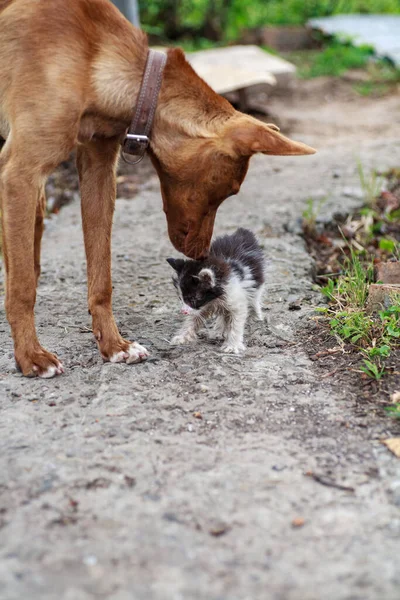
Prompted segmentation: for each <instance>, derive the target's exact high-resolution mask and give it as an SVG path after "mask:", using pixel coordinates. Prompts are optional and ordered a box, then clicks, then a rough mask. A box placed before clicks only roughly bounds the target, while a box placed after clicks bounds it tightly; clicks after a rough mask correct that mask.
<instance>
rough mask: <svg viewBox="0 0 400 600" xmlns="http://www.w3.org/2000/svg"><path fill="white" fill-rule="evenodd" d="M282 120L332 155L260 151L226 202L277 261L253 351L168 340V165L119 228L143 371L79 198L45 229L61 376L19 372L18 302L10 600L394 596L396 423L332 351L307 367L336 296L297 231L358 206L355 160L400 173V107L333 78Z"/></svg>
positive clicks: (7, 381) (302, 90)
mask: <svg viewBox="0 0 400 600" xmlns="http://www.w3.org/2000/svg"><path fill="white" fill-rule="evenodd" d="M271 112H272V114H273V115H275V117H276V119H277V120H279V122H280V123H281V125H282V127H283V130H284V131H286V132H288V133H290V134H291V135H292V136H293V137H294V138H295V139H300V140H302V141H304V142H307V143H309V144H311V145H313V146H315V147H316V148H317V149H318V154H316V155H314V156H311V157H297V158H295V157H286V158H276V157H272V158H271V157H264V156H260V157H256V158H255V159H253V161H252V166H251V169H250V172H249V174H248V177H247V179H246V182H245V184H244V185H243V186H242V190H241V192H240V194H239V195H238V196H237V197H235V198H231V199H229V200H227V201H226V203H225V204H224V205H223V206H222V207H221V208H220V210H219V214H218V219H217V223H216V233H222V232H230V231H233V230H234V229H235V228H236V227H237V226H239V225H241V226H245V227H249V228H251V229H253V230H254V231H255V232H256V233H257V235H258V236H259V238H260V240H261V241H262V243H263V246H264V248H265V252H266V255H267V257H268V282H267V290H266V294H265V299H264V309H265V315H266V321H265V323H262V324H260V323H254V322H250V323H249V326H248V329H247V333H246V339H247V345H248V349H247V352H246V354H245V355H244V356H239V357H238V356H226V355H222V354H221V353H220V352H219V351H218V346H217V345H216V344H215V343H214V342H212V341H209V340H207V339H206V338H203V340H202V341H201V343H199V344H198V345H196V346H191V347H185V348H174V347H171V346H170V345H169V342H168V340H170V339H171V337H172V335H173V333H174V332H175V330H176V329H177V328H178V327H179V324H180V322H181V316H180V315H179V313H178V302H177V299H176V297H175V291H174V288H173V286H172V284H171V282H170V275H171V273H170V270H169V267H168V265H167V264H166V262H165V258H166V257H167V256H170V255H175V254H176V253H175V252H174V250H173V249H172V247H171V245H170V242H169V240H168V237H167V232H166V225H165V220H164V215H163V212H162V209H161V199H160V194H159V188H158V182H157V179H156V178H155V177H154V176H153V175H150V176H149V177H148V178H147V180H146V183H145V184H138V183H137V181H136V180H134V181H133V183H132V185H136V191H137V192H138V193H137V194H136V196H135V197H134V199H123V198H120V199H119V200H118V202H117V209H116V215H115V227H114V238H113V249H114V254H113V259H114V271H113V272H114V294H115V295H114V307H115V314H116V317H117V320H118V323H119V325H120V328H121V330H122V332H123V333H124V334H125V335H126V336H128V337H129V338H130V339H137V340H138V341H139V342H140V343H142V344H144V345H146V346H147V348H148V349H149V350H150V351H151V359H150V360H149V361H148V362H147V363H146V364H141V365H138V366H126V365H112V364H103V363H102V361H101V359H100V357H99V355H98V353H97V350H96V347H95V343H94V341H93V340H92V336H91V334H90V332H89V331H88V328H89V327H90V321H89V317H88V315H87V310H86V304H85V301H86V274H85V261H84V252H83V241H82V232H81V225H80V215H79V202H78V200H77V199H75V200H74V201H73V202H72V203H70V204H68V205H67V206H65V207H64V208H62V210H61V211H60V212H59V214H58V215H53V216H52V218H51V219H50V220H49V223H48V226H47V230H46V232H45V240H44V249H43V250H44V251H43V276H42V280H41V283H40V287H39V290H38V303H37V324H38V330H39V335H40V338H41V340H42V342H43V344H44V345H45V346H46V347H47V348H48V349H49V350H52V351H55V352H57V353H58V355H59V356H60V358H61V359H62V361H63V363H64V365H65V366H66V373H65V375H64V376H62V377H60V378H58V379H54V380H45V381H43V380H32V379H23V378H22V377H21V376H20V375H19V374H17V373H16V371H15V369H14V362H13V356H12V344H11V338H10V335H9V330H8V326H7V323H6V320H5V317H4V310H3V308H2V318H1V321H0V340H1V346H2V349H3V352H2V354H1V357H0V397H1V404H0V410H1V419H0V448H1V457H0V464H1V468H0V598H1V600H22V599H25V598H27V599H28V598H29V600H56V599H57V600H92V599H97V598H99V599H110V600H258V599H260V600H322V599H324V600H377V599H379V600H397V599H398V598H399V594H400V571H399V566H398V563H399V561H398V555H399V536H400V512H399V508H400V462H399V460H398V459H396V458H395V457H394V456H393V455H392V454H390V452H389V451H388V450H387V449H386V448H385V447H384V446H383V445H382V444H381V443H380V440H381V439H382V438H387V437H393V436H396V435H399V433H400V424H399V423H397V422H396V421H394V420H392V419H390V418H389V417H388V416H386V415H384V414H383V411H382V410H381V408H380V407H381V405H382V402H384V401H385V400H387V398H386V399H385V398H383V397H382V396H381V395H380V394H379V393H377V394H376V402H375V403H374V402H371V399H370V400H369V401H368V402H367V401H365V402H364V400H363V386H364V384H365V382H364V381H363V380H362V379H360V378H359V376H358V374H357V373H351V374H350V375H348V374H347V375H344V374H343V370H340V369H339V370H336V371H335V368H336V367H335V364H336V363H335V360H336V359H335V356H337V355H332V356H326V357H324V358H323V359H321V360H318V361H316V360H311V358H310V356H311V355H312V354H313V350H314V348H316V347H317V342H316V337H315V336H316V327H317V326H316V325H315V323H314V321H313V320H312V317H313V314H314V313H313V308H314V306H315V305H317V304H319V303H321V302H322V301H323V300H322V298H321V296H320V295H319V294H318V293H316V292H314V291H313V289H312V288H313V284H312V280H311V271H312V261H311V258H310V257H309V256H308V254H307V253H306V250H305V246H304V243H303V240H302V238H301V237H300V236H299V235H298V220H299V217H300V216H301V213H302V211H303V209H304V207H305V203H306V200H307V199H308V198H310V197H312V198H315V199H317V200H318V199H320V198H322V197H324V196H327V197H328V200H327V202H326V203H325V204H324V207H323V212H324V214H325V215H326V216H329V214H331V213H333V212H336V211H337V210H349V209H351V208H354V207H355V206H357V204H359V203H360V189H359V182H358V178H357V172H356V160H357V159H358V158H360V159H361V161H362V163H363V165H364V167H365V168H370V167H374V168H387V167H393V166H399V165H400V119H399V115H400V98H399V96H398V95H397V96H395V95H392V96H389V97H385V98H379V99H375V98H374V99H368V98H359V97H358V96H356V95H355V94H354V93H353V92H352V91H351V87H350V86H349V84H347V83H345V82H339V83H334V84H333V83H332V82H329V81H328V80H326V81H325V80H319V81H313V82H302V83H301V84H299V88H298V89H297V91H296V92H294V93H293V95H292V96H291V97H276V98H272V99H271ZM145 168H146V169H147V167H145ZM124 172H125V171H124ZM134 173H136V171H135V172H134ZM146 173H147V171H146ZM135 177H136V176H135ZM125 191H126V190H125ZM126 193H127V192H126ZM293 301H296V302H299V303H300V305H301V309H300V310H289V304H290V302H293ZM334 344H335V342H334V341H332V345H334ZM350 366H351V365H350Z"/></svg>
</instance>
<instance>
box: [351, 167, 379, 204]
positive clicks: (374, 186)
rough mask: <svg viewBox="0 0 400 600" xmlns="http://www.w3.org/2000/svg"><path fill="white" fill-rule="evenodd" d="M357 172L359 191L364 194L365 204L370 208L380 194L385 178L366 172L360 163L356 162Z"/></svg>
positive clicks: (373, 171) (374, 172)
mask: <svg viewBox="0 0 400 600" xmlns="http://www.w3.org/2000/svg"><path fill="white" fill-rule="evenodd" d="M357 171H358V177H359V179H360V185H361V189H362V191H363V193H364V199H365V203H366V204H368V205H369V206H372V205H373V204H374V202H375V200H376V198H377V197H378V196H379V194H380V193H381V190H382V187H383V184H384V182H385V178H384V177H382V176H381V175H379V174H378V173H377V172H376V171H375V170H371V171H369V172H366V171H365V169H364V167H363V165H362V163H361V162H360V161H358V162H357Z"/></svg>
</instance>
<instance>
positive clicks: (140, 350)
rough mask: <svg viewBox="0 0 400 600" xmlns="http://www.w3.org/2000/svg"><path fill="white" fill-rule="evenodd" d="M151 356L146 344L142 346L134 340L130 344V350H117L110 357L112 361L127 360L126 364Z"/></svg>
mask: <svg viewBox="0 0 400 600" xmlns="http://www.w3.org/2000/svg"><path fill="white" fill-rule="evenodd" d="M149 356H150V353H149V352H148V351H147V350H146V348H145V347H144V346H141V345H140V344H138V343H137V342H132V343H131V344H129V348H128V350H127V351H126V352H125V351H123V350H121V352H116V353H115V354H113V355H112V356H111V358H110V362H112V363H120V362H126V364H128V365H131V364H133V363H138V362H142V361H143V360H146V359H147V358H148V357H149Z"/></svg>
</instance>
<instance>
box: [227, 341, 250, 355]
mask: <svg viewBox="0 0 400 600" xmlns="http://www.w3.org/2000/svg"><path fill="white" fill-rule="evenodd" d="M245 349H246V346H245V345H244V344H243V343H242V342H239V343H237V344H223V345H222V346H221V350H222V352H225V354H240V353H241V352H244V350H245Z"/></svg>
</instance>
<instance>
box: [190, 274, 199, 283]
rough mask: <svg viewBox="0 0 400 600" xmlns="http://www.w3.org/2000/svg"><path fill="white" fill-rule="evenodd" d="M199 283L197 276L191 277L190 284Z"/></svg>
mask: <svg viewBox="0 0 400 600" xmlns="http://www.w3.org/2000/svg"><path fill="white" fill-rule="evenodd" d="M199 281H200V279H199V278H198V276H197V275H192V282H193V283H195V284H197V283H199Z"/></svg>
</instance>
